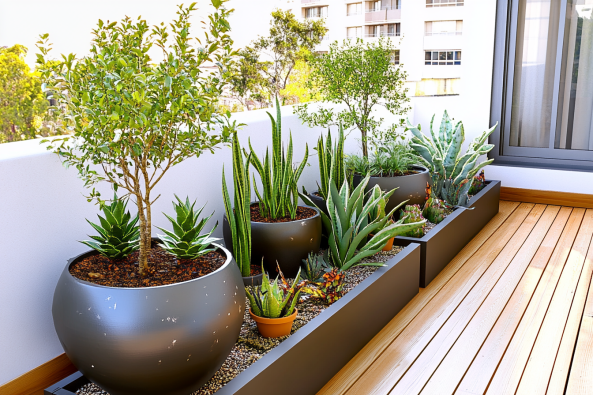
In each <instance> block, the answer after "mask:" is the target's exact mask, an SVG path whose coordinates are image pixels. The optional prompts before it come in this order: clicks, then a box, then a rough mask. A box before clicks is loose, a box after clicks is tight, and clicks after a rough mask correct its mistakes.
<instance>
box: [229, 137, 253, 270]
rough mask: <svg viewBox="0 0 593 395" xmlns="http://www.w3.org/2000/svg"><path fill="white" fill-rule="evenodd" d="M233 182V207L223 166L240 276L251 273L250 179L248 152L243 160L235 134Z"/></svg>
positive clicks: (230, 224)
mask: <svg viewBox="0 0 593 395" xmlns="http://www.w3.org/2000/svg"><path fill="white" fill-rule="evenodd" d="M232 149H233V185H234V187H235V188H234V196H233V198H234V200H233V202H234V206H233V204H231V198H230V196H229V191H228V188H227V185H226V178H225V176H224V166H223V168H222V197H223V201H224V209H225V212H226V217H227V220H228V222H229V228H230V229H231V238H232V240H233V256H234V258H235V261H236V262H237V265H238V266H239V270H241V275H242V276H243V277H249V276H250V275H251V182H250V179H249V164H250V163H251V154H249V155H247V159H246V160H245V163H243V155H242V153H241V145H240V144H239V138H238V137H237V133H233V145H232Z"/></svg>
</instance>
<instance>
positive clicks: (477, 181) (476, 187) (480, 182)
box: [467, 169, 486, 196]
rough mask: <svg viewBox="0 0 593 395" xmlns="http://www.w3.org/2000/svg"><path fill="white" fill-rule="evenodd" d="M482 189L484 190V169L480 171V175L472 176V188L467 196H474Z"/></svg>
mask: <svg viewBox="0 0 593 395" xmlns="http://www.w3.org/2000/svg"><path fill="white" fill-rule="evenodd" d="M484 188H486V176H485V175H484V169H482V171H481V172H480V174H478V175H475V176H474V179H473V182H472V186H471V188H470V189H469V191H468V192H467V194H468V195H470V196H473V195H476V194H477V193H478V192H480V191H481V190H482V189H484Z"/></svg>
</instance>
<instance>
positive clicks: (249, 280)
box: [243, 273, 264, 287]
mask: <svg viewBox="0 0 593 395" xmlns="http://www.w3.org/2000/svg"><path fill="white" fill-rule="evenodd" d="M263 278H264V274H263V273H260V274H256V275H255V276H249V277H243V285H244V286H246V287H255V286H256V285H261V282H262V279H263Z"/></svg>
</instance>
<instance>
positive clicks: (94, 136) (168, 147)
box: [37, 0, 235, 273]
mask: <svg viewBox="0 0 593 395" xmlns="http://www.w3.org/2000/svg"><path fill="white" fill-rule="evenodd" d="M211 2H212V5H213V6H214V11H213V13H212V14H211V15H209V17H208V22H207V24H206V25H205V30H206V31H205V33H204V37H203V38H202V39H198V38H193V37H192V36H191V35H190V33H189V32H190V31H192V30H196V29H192V26H191V23H190V16H191V14H192V12H193V11H195V9H196V7H195V3H193V4H191V5H189V6H188V7H185V8H184V7H182V6H180V7H179V10H178V11H177V18H176V19H175V20H174V21H173V22H172V23H170V25H169V26H166V25H165V24H164V23H161V24H160V25H156V26H153V27H149V25H148V24H147V22H146V21H145V20H143V19H141V18H138V19H137V20H135V21H134V20H132V19H131V18H128V17H126V18H124V19H123V20H122V21H121V22H119V23H118V22H112V23H109V22H107V23H104V22H103V21H102V20H99V22H98V26H97V28H96V29H95V30H93V40H92V42H91V49H90V54H89V55H88V56H86V57H83V58H76V56H75V55H74V54H69V55H63V57H62V60H57V61H52V60H50V59H48V56H49V53H50V47H51V45H50V44H49V43H48V35H47V34H44V35H42V36H41V41H40V42H39V44H38V48H39V50H40V52H41V53H40V54H38V55H37V62H38V65H39V70H40V71H41V73H42V77H43V81H44V82H45V83H46V84H47V88H48V90H49V91H50V92H53V98H54V99H55V100H56V101H57V104H58V105H57V107H56V111H58V112H59V114H60V116H61V119H62V121H63V123H62V126H63V128H64V131H68V132H72V136H65V137H61V138H56V139H52V140H51V143H50V144H49V147H48V149H50V150H53V151H54V152H56V153H58V154H59V155H60V156H61V158H62V160H63V161H64V163H65V165H66V166H74V167H76V169H77V170H78V172H79V175H80V176H81V178H82V179H83V180H84V183H85V186H86V187H91V186H93V185H94V184H96V183H97V182H99V181H103V180H106V181H107V182H109V183H111V184H113V185H117V186H119V187H120V188H122V189H124V190H126V191H127V192H128V193H129V194H131V195H133V196H134V197H135V202H136V204H137V205H138V213H139V218H140V235H141V238H140V255H139V269H140V273H143V272H144V269H145V268H146V267H147V266H148V260H147V258H148V251H149V249H150V240H151V236H150V235H151V210H150V208H151V205H152V203H154V200H155V199H154V198H153V197H151V191H152V190H153V188H154V187H155V185H156V184H157V183H158V182H159V181H160V180H161V179H162V178H163V176H164V175H165V174H166V173H167V171H168V170H169V169H170V168H171V167H172V166H174V165H176V164H178V163H180V162H182V161H183V160H185V159H187V158H189V157H192V156H199V155H200V154H201V153H202V152H204V151H210V152H213V150H214V148H215V147H217V146H218V145H219V144H221V143H223V142H227V141H228V140H229V139H230V134H231V132H232V131H233V128H234V124H230V123H229V122H228V118H227V117H228V116H230V114H225V116H222V115H220V114H218V113H217V112H216V104H217V102H218V100H219V96H220V95H221V94H222V92H223V88H224V87H225V85H226V83H227V81H228V78H229V77H230V74H229V67H230V65H231V63H232V57H233V56H234V55H235V52H234V51H233V49H232V44H233V41H232V39H231V38H230V36H229V31H230V26H229V23H228V17H229V15H230V13H231V11H232V10H228V9H226V8H225V7H224V4H225V3H226V2H227V0H211ZM151 49H160V51H158V52H159V54H160V55H162V60H160V61H159V60H155V59H151V57H150V55H149V54H150V53H153V52H154V51H151ZM210 65H216V66H217V70H216V71H213V70H212V69H211V68H206V67H205V66H210ZM97 167H98V168H99V169H100V170H101V171H98V170H97ZM93 198H97V199H100V195H99V194H98V193H97V192H95V190H94V188H93V192H91V195H90V200H92V199H93Z"/></svg>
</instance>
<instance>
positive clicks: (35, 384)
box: [0, 354, 77, 395]
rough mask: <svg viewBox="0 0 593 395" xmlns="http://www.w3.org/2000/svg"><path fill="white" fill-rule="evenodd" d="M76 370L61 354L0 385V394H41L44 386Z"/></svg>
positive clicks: (64, 355)
mask: <svg viewBox="0 0 593 395" xmlns="http://www.w3.org/2000/svg"><path fill="white" fill-rule="evenodd" d="M76 370H77V369H76V368H75V367H74V365H72V362H70V359H68V357H67V356H66V354H61V355H58V356H57V357H55V358H54V359H52V360H51V361H48V362H46V363H44V364H43V365H41V366H38V367H36V368H35V369H33V370H30V371H28V372H27V373H25V374H23V375H22V376H19V377H17V378H16V379H14V380H12V381H9V382H8V383H6V384H4V385H2V386H0V394H6V395H43V390H44V389H45V388H47V387H49V386H50V385H52V384H54V383H56V382H58V381H60V380H62V379H64V378H66V377H68V376H69V375H71V374H72V373H74V372H76Z"/></svg>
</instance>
